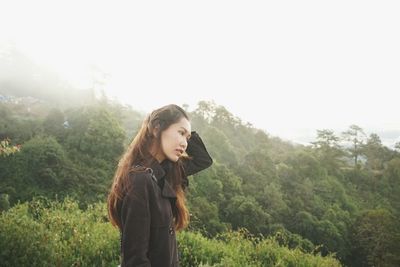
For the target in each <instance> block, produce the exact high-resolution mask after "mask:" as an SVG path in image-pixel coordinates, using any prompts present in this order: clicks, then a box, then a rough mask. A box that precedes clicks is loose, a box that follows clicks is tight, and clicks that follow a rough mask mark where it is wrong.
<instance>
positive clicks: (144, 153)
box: [107, 105, 189, 230]
mask: <svg viewBox="0 0 400 267" xmlns="http://www.w3.org/2000/svg"><path fill="white" fill-rule="evenodd" d="M182 118H186V119H188V120H189V117H188V115H187V114H186V112H185V111H184V110H183V109H182V108H181V107H179V106H177V105H167V106H164V107H161V108H159V109H156V110H154V111H153V112H152V113H151V114H150V115H148V116H147V117H146V119H145V120H144V121H143V123H142V126H141V128H140V130H139V132H138V133H137V134H136V136H135V138H134V139H133V141H132V143H131V144H130V145H129V146H128V148H127V150H126V151H125V153H124V154H123V155H122V157H121V159H120V161H119V163H118V167H117V170H116V172H115V174H114V178H113V183H112V186H111V190H110V193H109V195H108V201H107V205H108V215H109V218H110V221H111V223H112V224H113V225H114V226H116V227H118V228H119V229H122V225H121V220H120V217H119V212H118V203H120V202H121V201H122V198H123V197H124V195H125V194H126V192H127V191H128V190H129V189H130V187H131V183H130V179H129V174H130V173H132V172H140V171H143V170H144V168H143V167H150V166H151V164H152V162H153V161H154V158H153V157H152V155H151V153H150V148H151V146H152V145H153V144H156V145H158V146H160V144H161V133H162V132H163V131H164V130H166V129H168V127H169V126H170V125H171V124H174V123H177V122H178V121H179V120H181V119H182ZM155 132H156V135H155V136H154V133H155ZM137 164H140V166H141V167H134V166H136V165H137ZM172 164H173V168H172V170H171V171H170V172H169V173H168V177H166V178H167V179H169V182H170V183H171V184H172V186H173V188H174V189H175V192H176V195H177V199H176V201H175V207H172V208H173V210H174V213H173V214H174V221H175V228H176V229H177V230H181V229H183V228H185V227H186V226H187V224H188V222H189V212H188V210H187V207H186V199H185V193H184V191H183V188H182V179H183V175H184V173H183V168H182V162H181V160H180V159H179V160H178V161H177V162H174V163H172Z"/></svg>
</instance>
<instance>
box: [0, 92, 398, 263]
mask: <svg viewBox="0 0 400 267" xmlns="http://www.w3.org/2000/svg"><path fill="white" fill-rule="evenodd" d="M190 117H191V121H192V128H193V129H196V130H197V131H198V132H199V133H200V135H201V136H202V138H203V139H204V141H205V143H206V144H207V148H208V150H209V152H210V154H211V155H212V157H213V158H214V161H215V164H213V166H212V167H211V168H209V169H207V170H206V171H204V172H201V173H199V174H198V175H195V176H194V177H190V187H189V191H188V201H189V207H190V212H191V214H192V216H191V224H190V229H189V230H192V231H195V232H200V233H202V234H203V235H204V236H206V237H208V238H216V239H214V240H219V239H218V238H219V237H221V235H223V234H224V233H231V231H232V230H233V231H238V230H240V229H243V228H245V229H247V230H246V231H248V234H249V235H251V236H256V237H257V238H258V237H264V238H265V240H266V241H265V242H267V243H268V242H269V241H268V240H270V239H269V238H268V237H270V238H271V237H275V239H274V242H278V243H279V242H280V239H279V236H280V237H284V238H282V239H281V245H283V246H287V247H288V248H290V249H297V250H298V251H302V252H305V253H312V254H319V253H320V254H321V255H323V256H325V255H328V254H330V253H334V254H335V257H336V258H337V259H338V260H340V262H341V263H342V264H345V265H348V266H398V265H399V264H400V258H399V256H398V251H400V245H399V244H400V231H399V229H400V227H399V226H400V223H399V220H398V219H399V210H400V209H399V207H400V153H399V151H398V150H396V149H400V146H396V148H395V149H390V148H388V147H385V146H384V145H383V144H382V142H381V140H380V138H379V136H378V135H376V134H374V133H370V134H369V135H366V134H365V133H364V131H363V129H362V128H360V127H358V126H356V125H351V126H350V127H349V129H348V131H346V132H344V133H340V134H339V135H338V134H336V133H334V132H333V131H331V130H328V129H321V130H319V131H318V132H317V138H316V140H314V142H312V143H310V145H308V146H303V145H296V144H291V143H288V142H285V141H282V140H280V139H279V138H278V137H272V136H269V135H268V134H267V133H265V132H263V131H261V130H259V129H256V128H254V127H253V126H251V125H249V124H246V123H244V122H242V121H241V120H240V119H239V118H237V117H235V116H234V115H233V114H231V113H230V112H229V111H228V110H226V109H225V108H224V107H222V106H218V105H216V104H214V103H210V102H199V104H198V106H197V108H196V109H195V110H193V111H192V112H190ZM142 119H143V114H140V113H138V112H136V111H135V110H134V109H132V108H130V107H124V106H121V105H120V104H118V103H112V102H110V101H109V100H107V99H102V100H100V101H98V102H97V103H94V104H92V105H90V106H79V107H73V108H69V109H64V110H61V109H57V108H54V107H52V106H51V105H49V104H46V103H43V104H41V105H37V106H35V107H34V108H32V107H31V108H30V109H29V112H27V107H24V106H22V107H21V105H20V104H15V103H2V104H1V105H0V139H1V140H6V139H7V140H9V141H8V143H7V146H8V150H7V151H10V149H11V148H15V147H18V149H14V150H13V152H12V153H8V154H7V156H5V154H4V153H3V154H2V155H1V156H0V190H1V191H0V194H1V197H0V199H1V200H0V209H2V210H4V211H5V210H7V209H9V208H10V207H13V206H15V205H16V204H17V203H19V202H25V201H31V200H32V198H33V197H34V196H44V197H46V199H49V200H56V199H58V200H62V199H64V198H65V197H67V196H68V197H70V198H72V199H74V200H75V201H77V202H76V203H79V206H80V208H82V209H87V208H88V207H90V205H93V204H94V203H98V202H99V201H100V202H103V203H104V201H105V199H106V195H107V192H108V189H109V186H110V184H111V178H112V175H113V172H114V170H115V167H116V164H117V161H118V157H119V156H120V155H121V153H122V152H123V149H124V147H125V146H126V145H127V144H128V143H129V142H130V141H131V139H132V138H133V136H134V133H135V132H136V130H137V129H138V126H139V122H140V121H141V120H142ZM4 144H5V143H4ZM4 151H5V149H4ZM74 203H75V202H74ZM16 207H21V206H20V205H17V206H16ZM13 212H16V211H15V210H14V209H12V210H11V211H9V212H3V214H2V216H3V217H2V218H3V220H4V218H6V217H7V216H12V215H10V214H12V213H13ZM9 213H10V214H9ZM104 220H105V219H104ZM240 231H241V230H240ZM233 233H237V232H233ZM182 236H183V237H185V236H186V235H185V234H182ZM183 237H182V238H183ZM190 237H191V238H194V239H193V240H197V239H196V238H198V241H196V242H200V244H201V242H203V241H201V240H203V239H201V238H200V237H198V236H197V235H196V234H193V236H190ZM243 240H251V241H249V242H250V243H251V244H252V246H256V247H252V249H254V248H257V249H259V250H260V251H267V250H268V249H266V248H267V247H268V246H267V245H265V247H263V246H264V245H261V247H260V248H258V247H257V244H258V242H261V241H257V242H256V241H255V240H256V239H251V238H250V239H243ZM261 240H263V239H261ZM282 240H285V241H282ZM188 242H189V241H188ZM193 242H194V241H193ZM204 242H208V241H204ZM213 242H214V241H213ZM215 242H217V241H215ZM240 242H244V243H245V241H240ZM246 242H247V241H246ZM250 243H249V244H250ZM267 243H265V244H267ZM215 244H217V243H215ZM227 244H230V243H229V242H227ZM232 244H234V245H232V247H235V246H238V244H237V243H232ZM262 244H264V243H262ZM249 246H250V245H249ZM217 247H218V245H215V251H217V252H213V250H210V251H209V252H207V253H211V254H212V255H214V254H213V253H216V255H217V256H212V257H216V259H217V260H215V261H209V260H207V261H208V262H209V263H210V264H218V263H221V259H222V258H223V257H222V256H221V255H225V254H224V253H231V252H232V251H231V250H229V251H230V252H229V251H228V250H226V251H225V250H224V249H223V248H221V249H217ZM115 249H116V250H117V249H118V248H115ZM257 249H256V251H258V250H257ZM224 251H225V252H224ZM191 253H194V252H193V251H192V252H191ZM265 253H266V252H265ZM282 253H283V254H285V253H286V252H282ZM288 253H289V252H288ZM290 253H295V252H290ZM296 253H297V252H296ZM299 253H300V252H299ZM211 254H210V255H211ZM283 254H282V255H283ZM188 255H190V253H189V254H188ZM218 255H219V256H218ZM257 255H258V254H257ZM260 255H261V254H260ZM299 255H302V256H301V257H303V258H305V257H306V256H305V255H306V254H299ZM199 257H200V256H199ZM221 257H222V258H221ZM246 257H247V256H246ZM249 257H250V258H251V256H249ZM254 257H256V258H257V257H258V256H254ZM274 257H275V256H274ZM299 257H300V256H299ZM200 258H201V257H200ZM250 258H249V259H250ZM257 260H260V259H259V258H257ZM254 262H256V261H254ZM259 262H261V263H262V262H263V261H262V260H260V261H259ZM199 263H200V261H198V262H197V263H196V264H199ZM202 263H203V264H205V261H202ZM310 265H311V266H313V265H312V264H310ZM187 266H189V265H187ZM227 266H230V265H229V264H228V265H227ZM238 266H244V265H240V264H239V265H238ZM249 266H250V265H249ZM254 266H262V264H261V265H254ZM283 266H290V264H286V265H283ZM292 266H297V265H295V264H294V265H292ZM303 266H309V265H307V264H305V265H303ZM314 266H320V265H318V264H317V265H314Z"/></svg>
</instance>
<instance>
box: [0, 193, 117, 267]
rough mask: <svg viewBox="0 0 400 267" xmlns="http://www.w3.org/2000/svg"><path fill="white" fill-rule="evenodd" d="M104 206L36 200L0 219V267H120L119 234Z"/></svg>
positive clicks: (22, 205) (68, 201)
mask: <svg viewBox="0 0 400 267" xmlns="http://www.w3.org/2000/svg"><path fill="white" fill-rule="evenodd" d="M106 214H107V213H106V208H105V205H104V204H96V205H92V206H89V207H88V209H87V210H85V211H82V210H80V209H79V207H78V203H76V202H74V201H71V200H69V199H66V200H64V201H63V202H61V203H59V202H48V201H46V200H43V199H41V200H33V201H31V202H30V203H25V204H20V205H16V206H15V207H13V208H12V209H10V210H9V211H7V212H3V214H2V215H1V217H0V251H1V254H0V265H1V266H117V265H118V261H119V234H118V231H116V230H115V229H114V228H113V227H112V226H111V224H110V223H109V222H108V220H107V216H106Z"/></svg>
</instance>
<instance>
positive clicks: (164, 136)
mask: <svg viewBox="0 0 400 267" xmlns="http://www.w3.org/2000/svg"><path fill="white" fill-rule="evenodd" d="M191 129H192V128H191V125H190V122H189V121H188V120H187V119H186V118H184V117H183V118H182V119H181V120H179V121H178V122H177V123H174V124H171V125H170V126H169V127H168V128H167V129H166V130H165V131H163V132H162V133H161V151H159V153H158V154H157V156H156V158H157V160H158V161H159V162H161V161H163V160H164V159H166V158H167V159H169V160H171V161H172V162H176V161H177V160H178V159H179V157H181V156H182V154H183V152H185V151H186V148H187V144H188V140H189V138H190V132H191V131H192V130H191Z"/></svg>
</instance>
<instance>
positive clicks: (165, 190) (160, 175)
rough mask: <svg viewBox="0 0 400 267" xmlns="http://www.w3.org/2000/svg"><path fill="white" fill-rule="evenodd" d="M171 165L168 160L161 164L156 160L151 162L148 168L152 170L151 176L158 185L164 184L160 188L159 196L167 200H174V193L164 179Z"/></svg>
mask: <svg viewBox="0 0 400 267" xmlns="http://www.w3.org/2000/svg"><path fill="white" fill-rule="evenodd" d="M172 167H173V166H172V163H171V162H170V161H169V160H164V161H163V162H161V164H160V163H159V162H158V161H157V160H155V159H154V160H153V162H152V164H151V166H150V168H151V169H152V170H153V175H154V176H155V178H156V179H157V182H158V184H160V183H161V184H162V183H164V186H162V191H161V195H162V196H163V197H168V198H176V192H175V190H174V189H173V187H172V185H171V184H170V183H169V182H168V179H166V174H167V172H169V171H170V170H171V168H172Z"/></svg>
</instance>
